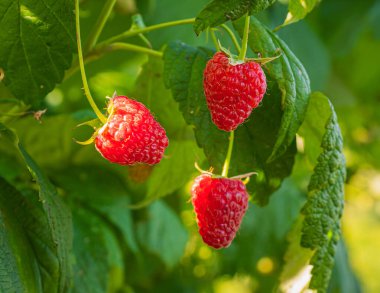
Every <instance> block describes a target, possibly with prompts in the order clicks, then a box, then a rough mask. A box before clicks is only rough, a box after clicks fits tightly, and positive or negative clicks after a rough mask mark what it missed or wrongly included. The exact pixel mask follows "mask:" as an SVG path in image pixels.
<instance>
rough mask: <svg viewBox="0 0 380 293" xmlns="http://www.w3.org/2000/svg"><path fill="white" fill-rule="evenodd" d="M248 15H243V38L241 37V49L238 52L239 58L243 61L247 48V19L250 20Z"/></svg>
mask: <svg viewBox="0 0 380 293" xmlns="http://www.w3.org/2000/svg"><path fill="white" fill-rule="evenodd" d="M250 19H251V18H250V16H249V15H248V13H247V14H246V15H245V24H244V33H243V39H242V44H241V50H240V54H239V60H242V61H244V59H245V55H246V54H247V49H248V35H249V21H250Z"/></svg>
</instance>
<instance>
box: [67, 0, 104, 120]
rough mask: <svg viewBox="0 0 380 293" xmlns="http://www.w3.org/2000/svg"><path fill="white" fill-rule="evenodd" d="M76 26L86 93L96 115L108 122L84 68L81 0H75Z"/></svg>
mask: <svg viewBox="0 0 380 293" xmlns="http://www.w3.org/2000/svg"><path fill="white" fill-rule="evenodd" d="M75 26H76V32H77V45H78V59H79V68H80V71H81V76H82V81H83V88H84V93H85V95H86V98H87V100H88V102H89V103H90V105H91V108H92V109H93V110H94V112H95V114H96V116H97V117H98V118H99V120H100V121H102V122H103V123H106V122H107V118H106V117H105V116H104V115H103V113H102V112H101V111H100V110H99V108H98V107H97V106H96V104H95V102H94V99H93V98H92V96H91V92H90V88H89V86H88V83H87V77H86V71H85V69H84V61H83V52H82V42H81V36H80V21H79V0H75Z"/></svg>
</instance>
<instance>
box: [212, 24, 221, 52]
mask: <svg viewBox="0 0 380 293" xmlns="http://www.w3.org/2000/svg"><path fill="white" fill-rule="evenodd" d="M210 34H211V39H212V42H213V43H214V46H215V48H216V50H218V51H220V46H219V42H218V39H217V38H216V35H215V31H214V30H213V29H210Z"/></svg>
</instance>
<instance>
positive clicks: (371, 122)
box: [2, 0, 380, 293]
mask: <svg viewBox="0 0 380 293" xmlns="http://www.w3.org/2000/svg"><path fill="white" fill-rule="evenodd" d="M103 2H104V1H100V0H99V1H95V0H84V1H82V2H81V13H82V15H81V16H82V20H81V21H82V27H83V28H82V35H83V36H86V35H88V34H89V32H90V29H91V27H92V25H93V23H94V20H95V19H96V18H97V16H98V13H99V12H100V10H101V8H102V5H103ZM207 2H208V1H207V0H191V1H178V0H119V1H118V4H117V7H116V9H115V11H114V13H113V14H112V16H111V19H110V22H109V23H108V24H107V26H106V27H105V31H104V34H102V37H101V38H102V39H105V38H107V37H109V36H111V35H114V34H116V33H118V32H119V33H121V32H123V31H125V30H127V29H128V28H129V26H130V24H131V16H132V15H133V14H136V13H140V14H141V15H142V16H143V19H144V22H145V24H146V25H152V24H156V23H160V22H164V21H171V20H176V19H182V18H191V17H194V16H195V15H197V13H198V12H199V11H200V10H201V9H202V7H204V5H205V4H206V3H207ZM286 13H287V1H286V0H282V1H279V2H277V3H276V4H275V5H273V6H272V7H271V8H270V9H269V10H268V11H266V12H265V13H262V14H260V15H259V18H260V19H261V20H262V21H263V22H265V23H266V24H267V25H268V26H269V27H270V28H275V27H277V26H278V25H280V24H281V23H282V22H283V20H284V18H285V16H286ZM278 34H279V35H280V37H281V38H283V39H284V40H285V41H286V43H287V44H288V46H289V47H290V48H291V49H292V50H293V52H294V53H295V55H296V56H298V58H299V59H300V60H301V62H302V63H303V64H304V66H305V67H306V70H307V72H308V73H309V76H310V79H311V86H312V90H313V91H322V92H324V93H325V94H326V95H327V96H328V97H329V98H330V99H331V100H332V102H333V104H334V106H335V109H336V111H337V113H338V117H339V123H340V126H341V128H342V132H343V136H344V144H345V146H344V152H345V156H346V159H347V168H348V178H347V183H346V204H345V211H344V214H343V220H342V225H343V236H344V241H342V242H340V243H339V246H338V252H337V255H336V266H335V268H334V272H333V277H332V280H331V283H330V287H329V291H330V292H345V293H346V292H347V293H350V292H361V291H363V292H374V293H375V292H380V278H379V276H380V252H379V247H380V57H379V53H380V1H375V0H362V1H354V0H324V1H321V3H320V5H319V6H318V7H316V8H315V9H314V11H313V12H312V13H311V14H310V15H308V16H307V17H306V19H305V20H303V21H300V22H298V23H295V24H292V25H289V26H287V27H285V28H283V29H281V30H280V31H279V32H278ZM217 35H218V37H219V38H220V39H221V41H222V44H223V45H224V46H225V47H230V48H231V49H233V47H232V45H231V44H230V43H229V40H228V38H227V37H226V36H225V35H224V33H223V32H218V33H217ZM148 37H149V40H150V41H151V43H152V46H153V48H155V49H160V48H161V47H162V46H163V45H164V44H165V43H167V42H168V41H170V40H175V39H179V40H182V41H184V42H186V43H189V44H192V45H201V46H209V47H213V45H212V42H211V40H209V39H208V38H207V36H206V34H205V33H204V34H202V35H201V36H200V37H196V36H195V34H194V33H193V31H192V27H191V25H184V26H180V27H175V28H168V29H165V30H160V31H155V32H151V33H149V34H148ZM131 41H132V42H135V43H138V44H142V43H141V40H139V39H137V38H136V39H132V40H131ZM146 60H147V58H146V56H143V55H141V54H135V53H126V52H114V53H112V54H109V55H107V56H105V57H104V58H102V59H101V60H99V61H95V62H93V63H89V64H88V65H87V74H88V75H89V81H90V87H91V89H92V91H93V94H94V96H95V97H96V98H97V102H98V104H99V105H103V104H104V97H105V96H107V95H112V93H113V92H114V91H115V90H117V92H118V93H120V94H121V93H130V92H133V89H134V84H135V82H136V79H137V77H138V74H139V73H140V72H141V70H142V66H143V64H144V63H145V62H146ZM45 103H46V105H47V106H48V107H49V113H48V114H47V116H46V117H44V118H43V119H45V121H49V119H55V124H54V125H58V126H56V128H57V129H56V131H61V133H63V134H65V133H66V134H67V135H62V138H61V141H59V142H56V141H52V142H50V140H49V139H48V138H46V137H45V138H43V139H44V140H45V145H44V149H41V148H40V146H39V144H38V143H37V141H38V140H41V138H39V137H41V135H40V136H39V137H37V136H36V135H34V136H33V129H32V130H30V131H29V130H28V133H26V127H25V125H27V124H28V127H31V128H33V127H35V128H36V129H37V128H38V131H39V133H40V134H41V131H43V130H41V126H40V124H39V123H37V122H35V123H34V124H33V123H31V122H30V121H31V120H32V119H31V120H27V119H26V120H20V121H18V122H15V123H14V125H13V126H12V127H14V128H16V129H17V130H18V133H19V134H20V137H21V139H22V140H24V141H28V140H29V141H30V142H32V141H33V142H36V143H35V146H32V144H31V143H30V144H29V147H28V151H29V152H30V153H31V154H32V156H33V157H34V158H35V159H36V161H37V162H38V163H39V164H40V165H42V166H43V167H44V168H45V169H47V170H50V171H51V172H50V173H49V174H53V175H52V177H53V178H52V180H53V182H54V183H55V184H56V185H58V186H61V187H62V192H69V191H70V184H71V183H70V182H72V181H70V180H71V179H72V178H71V179H70V176H72V175H71V174H68V173H67V171H65V170H66V169H65V168H67V167H68V165H67V164H69V163H68V161H69V160H70V162H71V163H72V164H74V165H76V166H77V167H76V168H77V169H74V171H75V172H72V171H71V172H72V173H75V174H77V175H78V176H79V178H81V180H83V182H86V180H92V181H89V182H94V181H96V182H97V184H98V186H97V188H92V189H91V190H90V191H89V189H86V190H83V193H90V192H91V194H93V196H94V197H96V194H97V193H102V192H103V191H104V192H105V193H107V192H109V189H108V188H107V184H109V183H107V182H109V180H110V179H109V178H107V176H105V177H99V178H98V177H96V176H99V175H96V174H93V172H92V171H91V167H88V166H87V167H86V166H85V167H83V164H84V162H85V163H86V164H88V162H91V164H95V165H96V164H99V165H105V163H104V162H102V159H101V158H99V156H98V155H96V154H95V152H94V151H93V149H92V148H91V149H89V148H82V147H79V146H77V145H73V144H72V140H71V138H72V133H71V131H72V127H73V125H74V124H70V123H71V122H68V120H67V119H65V118H62V119H61V118H59V117H60V116H59V115H58V116H55V114H65V113H73V112H77V113H79V112H78V111H81V110H84V109H88V105H87V101H86V100H85V99H84V97H83V96H82V91H81V80H80V77H79V74H78V73H74V74H73V75H71V76H70V77H67V78H66V80H65V81H64V82H63V84H61V85H60V86H59V87H57V88H56V89H55V90H54V91H53V92H51V93H50V94H49V95H48V96H47V97H46V99H45ZM85 113H86V111H81V112H80V115H86V114H85ZM78 115H79V114H78ZM57 117H58V118H57ZM59 119H61V120H62V121H61V120H59ZM32 124H33V125H34V126H33V125H32ZM44 124H45V125H47V126H42V128H43V127H46V129H47V130H46V131H52V129H51V128H49V127H50V126H48V125H49V123H46V122H44ZM23 130H24V131H23ZM46 134H48V132H46ZM75 135H77V136H81V135H82V134H81V133H79V132H78V133H77V134H75ZM86 135H88V134H86ZM57 143H59V144H60V145H61V146H63V147H62V148H59V147H57ZM46 144H47V145H46ZM26 145H28V144H26ZM47 148H50V151H49V153H50V154H51V155H50V156H49V157H46V155H45V154H46V149H47ZM69 158H70V159H69ZM93 158H99V160H98V161H99V162H98V161H97V159H93ZM2 160H5V159H4V158H3V159H2ZM57 162H59V166H57ZM2 164H3V165H2V166H3V168H5V167H4V166H6V163H4V162H3V163H2ZM296 164H297V168H295V170H298V171H296V173H295V174H293V176H292V177H291V178H289V179H287V180H285V182H284V184H283V186H282V187H281V189H280V190H278V191H277V192H276V194H274V195H273V196H272V198H271V201H270V204H269V205H268V206H267V207H265V208H259V207H256V206H253V207H251V208H250V209H249V213H248V215H247V216H246V217H245V219H244V222H243V226H242V229H241V231H240V234H239V235H238V237H237V238H236V240H235V241H234V243H233V245H232V246H231V247H230V248H229V249H227V250H223V251H213V250H211V249H209V248H208V247H206V246H205V245H203V244H202V243H201V242H200V237H199V236H198V235H197V228H196V225H195V222H194V216H193V212H192V209H191V206H190V205H189V203H188V197H189V195H188V190H189V185H186V186H185V187H184V188H182V189H180V190H175V191H172V194H171V195H169V196H167V197H166V198H165V199H164V200H160V201H158V202H155V203H154V204H152V205H151V206H149V207H148V208H147V209H143V210H137V211H133V212H131V213H132V216H131V217H133V220H134V224H133V225H134V227H135V229H136V238H137V239H138V241H140V245H141V246H142V251H143V253H135V251H134V250H135V248H134V247H135V246H134V245H136V244H134V243H135V242H134V240H133V241H132V240H130V243H132V244H130V248H129V249H130V250H128V248H125V249H123V250H124V253H126V255H127V257H126V258H125V259H126V260H127V261H126V264H125V270H126V274H125V284H128V285H125V286H124V291H125V292H221V293H222V292H223V293H227V292H228V293H229V292H231V293H232V292H242V293H244V292H271V291H272V290H273V289H274V286H275V281H276V280H277V279H278V278H279V274H280V272H281V266H282V264H283V257H284V252H285V250H286V247H287V241H286V237H287V232H288V231H289V229H290V228H291V226H292V223H293V222H294V221H295V219H296V218H297V215H298V212H299V209H300V207H301V206H302V204H303V202H304V200H305V191H306V186H307V182H308V179H309V176H310V172H311V166H309V165H308V164H307V162H306V163H305V161H304V160H303V159H302V155H300V156H299V158H297V163H296ZM78 166H79V167H78ZM104 168H109V166H105V167H104ZM70 170H73V168H72V167H70ZM304 170H307V172H304ZM9 172H10V171H9V170H8V173H7V174H8V175H7V176H8V177H9V176H12V175H11V173H9ZM65 172H66V173H65ZM110 172H116V173H117V174H119V175H120V177H121V178H122V179H123V180H124V179H125V177H126V175H125V174H124V173H122V172H121V171H120V169H118V168H117V167H112V170H110ZM130 172H132V173H133V172H134V171H133V170H130ZM138 172H142V171H141V170H138ZM147 172H148V173H149V172H150V171H149V170H148V171H147ZM132 173H130V174H132ZM57 174H58V175H57ZM62 174H64V175H62ZM110 174H111V173H110ZM195 174H196V173H194V175H195ZM81 176H82V177H81ZM141 176H142V175H141V174H140V175H139V174H137V177H138V178H140V177H141ZM89 178H91V179H89ZM125 180H126V182H127V183H126V184H127V185H128V188H129V192H130V194H133V195H131V200H132V201H133V202H139V201H140V200H141V194H143V193H144V192H145V191H144V190H145V189H144V188H145V187H144V186H143V184H142V185H141V186H139V185H138V184H137V187H136V184H128V182H129V181H128V180H130V179H125ZM103 181H104V182H103ZM102 182H103V183H104V184H103V183H102ZM102 184H103V185H104V186H103V185H102ZM83 186H85V184H83ZM114 186H117V183H115V184H114ZM132 186H135V187H132ZM83 188H85V187H83ZM86 188H88V187H86ZM102 188H103V189H102ZM115 188H116V187H115ZM72 189H73V190H74V189H75V190H76V192H78V193H79V191H78V188H77V186H76V187H75V188H74V187H73V188H72ZM116 189H117V188H116ZM116 192H117V191H115V193H116ZM100 197H101V195H100ZM168 207H171V211H169V212H167V211H166V209H168ZM172 210H173V211H175V213H177V214H178V215H179V219H180V221H178V222H176V221H174V220H173V217H175V215H174V214H173V212H172ZM162 214H164V215H166V217H167V218H166V219H164V222H163V223H166V225H170V223H174V222H175V223H174V224H172V226H170V233H171V235H172V236H170V235H169V234H168V233H166V234H165V229H168V228H167V226H159V225H160V223H161V222H158V223H156V224H154V223H155V222H146V217H147V215H150V216H151V217H153V219H158V218H160V219H161V216H160V215H162ZM155 217H156V218H155ZM161 220H162V219H161ZM157 221H158V220H157ZM154 225H158V226H154ZM162 229H164V230H162ZM151 230H153V231H156V232H154V233H153V234H152V233H150V232H149V231H151ZM161 233H162V234H161ZM160 237H163V238H164V237H166V238H169V237H174V239H173V240H171V239H169V240H168V241H169V242H168V243H166V244H165V243H163V244H160V245H162V246H159V247H158V246H157V245H158V244H157V245H156V246H155V244H154V243H155V241H156V242H157V241H158V242H157V243H161V242H159V240H160ZM170 241H172V242H170ZM173 241H174V243H178V245H175V246H178V247H183V251H184V254H183V255H182V252H181V249H180V248H179V251H178V250H176V249H173V247H172V246H171V245H172V243H173ZM144 242H145V243H152V244H146V245H147V246H146V245H145V246H144V244H141V243H144ZM149 245H151V246H150V247H149ZM140 252H141V251H140ZM114 257H115V258H117V256H114ZM113 277H114V278H115V280H116V281H115V282H116V283H117V279H118V275H117V273H116V272H115V274H114V275H113Z"/></svg>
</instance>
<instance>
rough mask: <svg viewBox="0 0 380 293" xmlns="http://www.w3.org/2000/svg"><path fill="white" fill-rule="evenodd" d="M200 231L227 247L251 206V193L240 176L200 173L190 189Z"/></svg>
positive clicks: (215, 244) (210, 240)
mask: <svg viewBox="0 0 380 293" xmlns="http://www.w3.org/2000/svg"><path fill="white" fill-rule="evenodd" d="M191 194H192V202H193V205H194V210H195V213H196V215H197V223H198V227H199V233H200V234H201V236H202V239H203V241H204V242H205V243H206V244H208V245H210V246H212V247H214V248H217V249H218V248H223V247H228V246H229V245H230V244H231V242H232V240H233V239H234V238H235V235H236V232H237V231H238V230H239V227H240V223H241V221H242V218H243V216H244V214H245V212H246V210H247V207H248V193H247V190H246V188H245V185H244V184H243V182H242V181H241V180H239V179H228V178H212V177H211V176H210V175H207V174H202V175H200V176H198V177H197V178H196V179H195V181H194V184H193V186H192V189H191Z"/></svg>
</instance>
